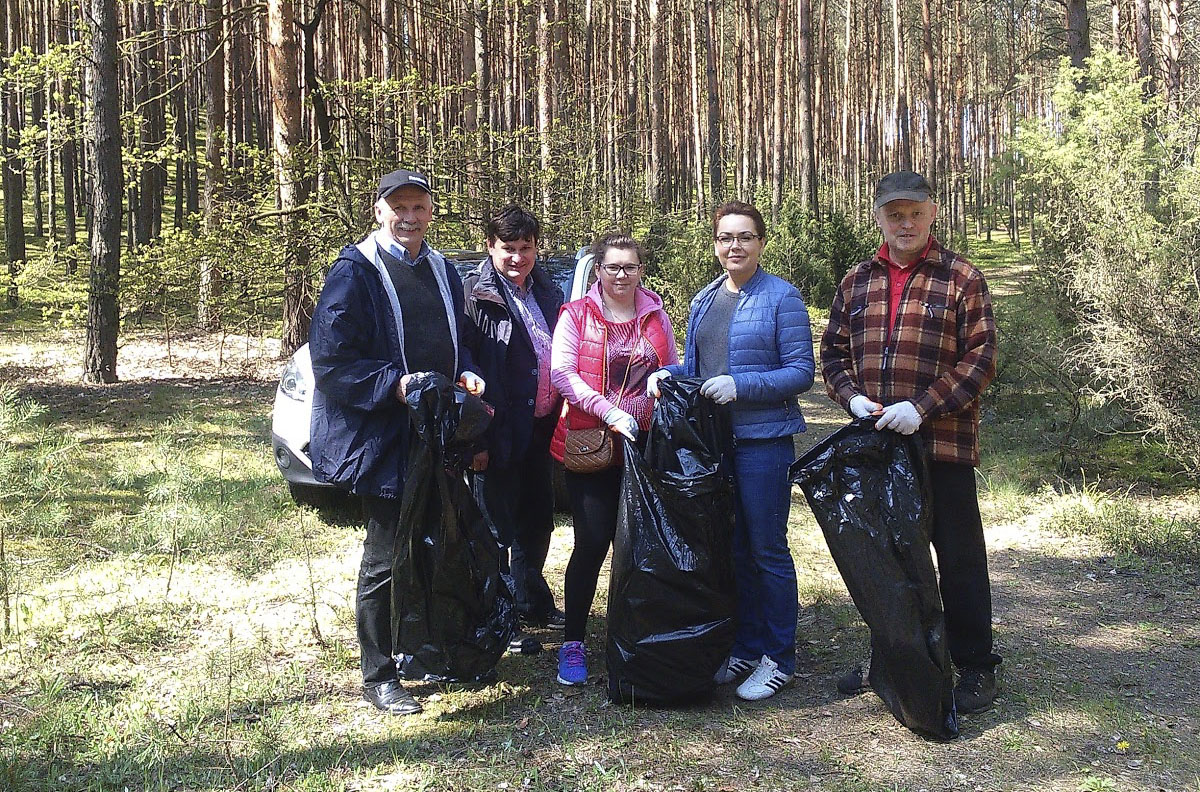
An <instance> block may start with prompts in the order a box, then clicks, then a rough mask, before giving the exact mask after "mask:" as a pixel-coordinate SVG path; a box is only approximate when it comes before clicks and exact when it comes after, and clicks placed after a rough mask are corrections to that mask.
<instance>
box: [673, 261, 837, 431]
mask: <svg viewBox="0 0 1200 792" xmlns="http://www.w3.org/2000/svg"><path fill="white" fill-rule="evenodd" d="M727 277H728V276H727V275H721V276H720V277H719V278H717V279H716V280H714V281H713V282H712V283H710V284H708V285H707V286H705V287H704V288H703V289H701V290H700V291H699V292H698V293H697V294H696V296H695V297H694V298H693V299H692V305H691V309H690V310H689V312H688V334H687V344H686V346H685V350H684V357H683V363H682V364H681V365H676V366H668V367H667V370H668V371H670V372H671V373H672V374H673V375H676V376H691V377H695V376H698V375H699V369H698V364H697V361H696V341H695V339H696V334H695V333H694V332H692V331H693V330H694V329H695V328H696V327H698V326H699V322H700V320H701V319H703V318H704V313H705V311H707V310H708V309H709V307H710V306H711V305H712V302H713V295H714V294H716V291H717V289H723V288H725V279H726V278H727ZM815 368H816V365H815V363H814V361H813V345H812V330H811V329H810V328H809V324H808V309H807V308H806V307H805V306H804V299H803V298H802V297H801V296H800V290H799V289H797V288H796V287H795V286H793V285H792V284H790V283H788V282H787V281H785V280H783V279H782V278H777V277H775V276H774V275H772V274H770V273H769V272H767V271H766V270H764V269H762V268H761V267H759V269H758V272H756V273H754V275H752V276H751V277H750V280H748V281H747V282H746V285H745V286H743V287H742V290H741V293H740V296H739V297H738V304H737V308H736V309H735V310H734V314H733V321H732V322H730V324H729V373H730V375H731V376H732V377H733V381H734V383H735V384H736V386H737V399H736V400H735V401H734V402H733V404H732V405H731V406H732V407H733V434H734V437H736V438H737V439H739V440H763V439H767V438H773V437H787V436H790V435H793V434H795V433H796V432H803V431H804V416H803V415H802V414H801V413H800V405H799V404H798V403H797V401H796V396H798V395H799V394H801V393H804V392H805V391H806V390H808V389H809V388H811V387H812V384H813V373H814V371H815Z"/></svg>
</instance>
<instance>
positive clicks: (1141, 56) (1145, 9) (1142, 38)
mask: <svg viewBox="0 0 1200 792" xmlns="http://www.w3.org/2000/svg"><path fill="white" fill-rule="evenodd" d="M1134 25H1135V26H1136V30H1137V34H1136V36H1135V38H1134V41H1135V42H1136V45H1137V59H1138V76H1139V77H1142V78H1144V79H1145V80H1146V85H1145V93H1146V95H1147V96H1150V95H1152V94H1153V93H1154V91H1155V87H1154V40H1153V38H1152V35H1153V33H1152V31H1151V28H1150V0H1134Z"/></svg>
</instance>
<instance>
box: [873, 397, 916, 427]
mask: <svg viewBox="0 0 1200 792" xmlns="http://www.w3.org/2000/svg"><path fill="white" fill-rule="evenodd" d="M875 428H876V429H891V430H892V431H893V432H899V433H900V434H902V435H910V434H912V433H913V432H915V431H917V430H918V429H920V428H921V414H920V413H919V412H917V406H916V405H915V404H913V403H912V402H910V401H899V402H896V403H895V404H889V405H888V406H887V407H884V408H883V415H880V416H879V420H878V421H876V422H875Z"/></svg>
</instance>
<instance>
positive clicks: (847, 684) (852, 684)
mask: <svg viewBox="0 0 1200 792" xmlns="http://www.w3.org/2000/svg"><path fill="white" fill-rule="evenodd" d="M837 689H838V693H842V694H845V695H847V696H857V695H858V694H860V693H866V692H867V691H868V690H870V689H871V683H870V682H869V681H868V680H867V674H865V673H864V672H863V667H862V666H855V667H854V668H852V669H850V670H849V671H847V672H846V673H844V674H842V675H841V676H840V677H838V680H837Z"/></svg>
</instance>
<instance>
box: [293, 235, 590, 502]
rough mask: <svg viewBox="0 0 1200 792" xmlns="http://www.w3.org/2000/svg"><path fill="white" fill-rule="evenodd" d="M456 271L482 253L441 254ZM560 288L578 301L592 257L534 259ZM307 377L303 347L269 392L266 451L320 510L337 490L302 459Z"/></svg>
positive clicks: (308, 412)
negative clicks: (271, 395)
mask: <svg viewBox="0 0 1200 792" xmlns="http://www.w3.org/2000/svg"><path fill="white" fill-rule="evenodd" d="M443 252H444V253H445V255H446V258H447V259H449V260H450V261H451V262H452V263H453V264H454V266H455V268H456V269H457V270H458V271H459V274H460V275H464V276H465V275H467V274H468V273H470V272H471V271H472V270H473V269H475V268H476V267H477V266H479V264H480V263H482V262H483V260H484V258H485V257H486V254H484V253H475V252H472V251H443ZM538 263H539V264H541V265H542V267H543V268H544V269H545V270H546V271H547V272H548V273H549V274H550V277H551V278H552V279H553V280H554V282H555V283H557V284H558V285H559V286H560V287H561V288H562V290H563V296H564V298H565V299H567V300H575V299H578V298H579V297H582V296H583V295H584V294H585V293H586V292H587V290H588V288H589V287H590V286H591V283H592V280H593V269H594V267H593V265H592V255H591V254H590V253H588V252H587V248H583V249H581V250H579V252H577V253H574V254H572V253H551V254H549V255H547V256H545V257H543V258H541V259H539V261H538ZM312 396H313V373H312V358H311V357H310V356H309V353H308V344H305V345H304V346H302V347H300V348H299V349H297V350H296V352H295V354H293V355H292V356H291V358H290V359H288V362H287V365H286V366H285V367H284V369H283V376H281V377H280V378H279V386H278V387H277V388H276V389H275V406H274V408H273V409H272V411H271V450H272V452H273V454H274V456H275V464H276V465H278V466H279V472H280V474H281V475H282V476H283V480H284V481H286V482H287V485H288V489H289V490H290V491H291V493H292V498H293V499H294V500H295V501H296V502H297V503H302V504H307V505H312V506H325V505H328V504H330V503H332V502H333V501H334V500H335V499H336V498H337V497H338V495H339V494H340V493H341V492H342V491H341V490H339V489H337V488H336V487H333V486H332V485H329V484H325V483H322V482H320V481H317V480H316V478H315V477H314V476H313V471H312V460H311V459H310V458H309V456H308V440H309V424H310V421H311V419H312Z"/></svg>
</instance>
